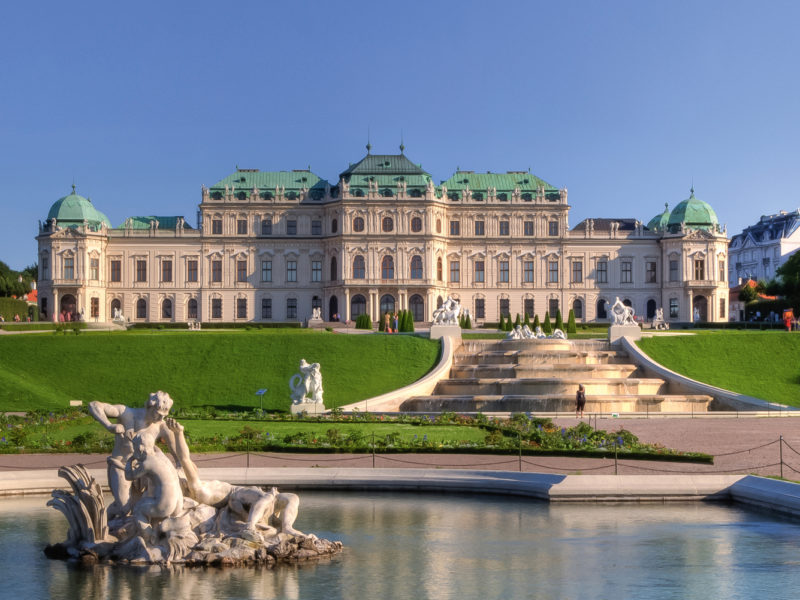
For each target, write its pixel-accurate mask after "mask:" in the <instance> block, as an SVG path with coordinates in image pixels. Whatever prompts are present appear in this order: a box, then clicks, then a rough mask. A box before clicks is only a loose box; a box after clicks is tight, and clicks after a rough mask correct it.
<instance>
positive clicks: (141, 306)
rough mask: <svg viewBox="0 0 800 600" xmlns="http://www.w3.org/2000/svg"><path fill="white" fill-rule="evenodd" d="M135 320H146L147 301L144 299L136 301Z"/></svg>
mask: <svg viewBox="0 0 800 600" xmlns="http://www.w3.org/2000/svg"><path fill="white" fill-rule="evenodd" d="M136 318H137V319H146V318H147V300H145V299H144V298H139V299H138V300H137V301H136Z"/></svg>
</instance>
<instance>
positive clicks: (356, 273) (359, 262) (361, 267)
mask: <svg viewBox="0 0 800 600" xmlns="http://www.w3.org/2000/svg"><path fill="white" fill-rule="evenodd" d="M366 276H367V269H366V266H365V264H364V257H363V256H361V255H360V254H359V255H357V256H356V257H355V258H353V279H365V278H366Z"/></svg>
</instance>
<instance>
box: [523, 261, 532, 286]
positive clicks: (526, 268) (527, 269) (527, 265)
mask: <svg viewBox="0 0 800 600" xmlns="http://www.w3.org/2000/svg"><path fill="white" fill-rule="evenodd" d="M522 280H523V281H524V282H525V283H533V261H532V260H526V261H525V262H524V263H522Z"/></svg>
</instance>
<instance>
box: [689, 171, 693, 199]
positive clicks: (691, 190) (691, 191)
mask: <svg viewBox="0 0 800 600" xmlns="http://www.w3.org/2000/svg"><path fill="white" fill-rule="evenodd" d="M689 192H690V193H691V194H692V196H694V176H692V187H691V188H689Z"/></svg>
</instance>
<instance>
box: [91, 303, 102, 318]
mask: <svg viewBox="0 0 800 600" xmlns="http://www.w3.org/2000/svg"><path fill="white" fill-rule="evenodd" d="M91 310H92V313H91V314H92V318H93V319H97V318H98V317H100V298H92V302H91Z"/></svg>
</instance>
